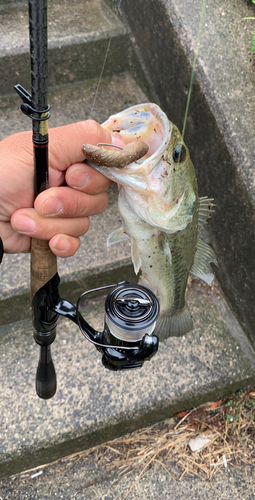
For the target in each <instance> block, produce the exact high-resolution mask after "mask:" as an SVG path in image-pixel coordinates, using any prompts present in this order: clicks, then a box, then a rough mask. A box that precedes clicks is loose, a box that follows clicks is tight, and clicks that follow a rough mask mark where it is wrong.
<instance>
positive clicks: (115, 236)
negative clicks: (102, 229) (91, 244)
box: [107, 227, 129, 247]
mask: <svg viewBox="0 0 255 500" xmlns="http://www.w3.org/2000/svg"><path fill="white" fill-rule="evenodd" d="M128 239H129V237H128V235H127V234H126V233H124V229H123V227H119V229H116V230H115V231H113V232H112V233H110V234H109V236H108V238H107V246H108V247H110V246H111V245H114V243H119V242H120V241H124V240H128Z"/></svg>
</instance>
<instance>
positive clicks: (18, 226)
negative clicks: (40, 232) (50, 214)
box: [12, 215, 35, 234]
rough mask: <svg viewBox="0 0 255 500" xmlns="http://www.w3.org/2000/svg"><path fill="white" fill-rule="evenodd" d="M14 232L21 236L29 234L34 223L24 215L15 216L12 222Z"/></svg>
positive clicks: (33, 227) (32, 230)
mask: <svg viewBox="0 0 255 500" xmlns="http://www.w3.org/2000/svg"><path fill="white" fill-rule="evenodd" d="M12 227H13V228H14V229H15V231H18V232H19V233H23V234H31V233H33V232H34V230H35V221H34V220H33V219H31V218H30V217H27V216H26V215H17V216H16V217H14V218H13V220H12Z"/></svg>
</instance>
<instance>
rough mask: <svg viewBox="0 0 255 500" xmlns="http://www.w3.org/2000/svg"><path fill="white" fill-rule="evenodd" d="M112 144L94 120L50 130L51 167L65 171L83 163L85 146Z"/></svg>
mask: <svg viewBox="0 0 255 500" xmlns="http://www.w3.org/2000/svg"><path fill="white" fill-rule="evenodd" d="M99 142H106V143H109V144H111V143H112V137H111V134H110V132H108V131H106V130H104V129H103V127H101V125H99V123H97V122H95V121H94V120H86V121H83V122H77V123H72V124H71V125H64V126H62V127H56V128H53V129H50V130H49V166H50V168H52V169H54V170H58V171H61V172H63V171H65V170H66V169H67V168H68V167H70V166H71V165H73V164H74V163H79V162H83V160H84V154H83V153H82V146H83V144H98V143H99Z"/></svg>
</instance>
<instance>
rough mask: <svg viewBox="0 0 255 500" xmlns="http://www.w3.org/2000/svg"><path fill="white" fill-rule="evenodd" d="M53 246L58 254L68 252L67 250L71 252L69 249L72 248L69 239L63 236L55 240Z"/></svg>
mask: <svg viewBox="0 0 255 500" xmlns="http://www.w3.org/2000/svg"><path fill="white" fill-rule="evenodd" d="M52 246H53V247H54V249H55V250H57V251H58V252H67V250H69V248H70V243H69V241H68V240H67V238H65V237H63V236H59V237H58V238H56V239H55V240H54V242H53V244H52Z"/></svg>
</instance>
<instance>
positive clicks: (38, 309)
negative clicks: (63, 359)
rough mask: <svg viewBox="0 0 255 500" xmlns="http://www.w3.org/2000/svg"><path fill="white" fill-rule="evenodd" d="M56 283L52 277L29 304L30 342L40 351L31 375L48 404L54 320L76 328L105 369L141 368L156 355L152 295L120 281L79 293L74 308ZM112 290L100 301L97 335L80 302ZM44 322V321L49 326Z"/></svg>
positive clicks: (156, 308)
mask: <svg viewBox="0 0 255 500" xmlns="http://www.w3.org/2000/svg"><path fill="white" fill-rule="evenodd" d="M59 282H60V279H59V276H58V274H56V275H55V276H54V277H53V278H52V279H51V280H50V281H49V282H48V283H47V284H46V286H44V287H43V288H42V289H41V290H39V291H38V292H37V293H36V294H35V296H34V299H33V302H32V305H33V312H34V339H35V341H36V343H37V344H39V346H40V358H39V364H38V368H37V374H36V392H37V394H38V396H39V397H40V398H42V399H49V398H51V397H52V396H54V394H55V392H56V385H57V383H56V373H55V368H54V365H53V361H52V358H51V348H50V345H51V344H52V342H53V341H54V340H55V338H56V325H57V319H58V316H59V315H61V316H64V317H66V318H69V319H70V320H71V321H73V322H74V323H76V324H77V325H78V326H79V328H80V331H81V333H82V334H83V336H84V337H85V338H86V339H87V340H88V341H89V342H91V343H92V344H94V345H95V347H96V348H97V350H98V351H99V352H101V353H102V363H103V365H104V366H105V368H108V369H109V370H114V371H117V370H127V369H134V368H140V367H142V365H143V363H144V361H145V360H149V359H151V358H152V356H154V355H155V354H156V352H157V350H158V337H156V336H155V335H153V331H154V329H155V325H156V319H157V317H158V315H159V303H158V300H157V298H156V296H155V295H154V293H153V292H151V291H150V290H148V289H147V288H145V287H143V286H141V285H132V284H130V283H129V282H128V281H122V282H120V283H118V284H117V285H108V286H104V287H100V288H95V289H93V290H89V291H88V292H84V293H83V294H82V295H81V296H80V297H79V299H78V301H77V305H76V307H75V306H74V305H73V304H71V303H70V302H68V301H67V300H65V299H62V298H61V297H60V296H59V294H58V285H59ZM109 288H112V291H111V292H110V293H109V294H108V295H107V297H106V300H105V320H104V330H103V331H102V332H98V331H96V330H94V328H93V327H92V326H91V325H90V324H89V323H87V321H86V320H85V319H84V318H83V316H82V315H81V313H80V311H79V309H80V304H81V301H82V299H84V298H85V297H86V299H87V297H88V295H90V294H92V293H93V292H98V291H100V292H101V291H103V290H106V289H109ZM49 317H50V321H49Z"/></svg>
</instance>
